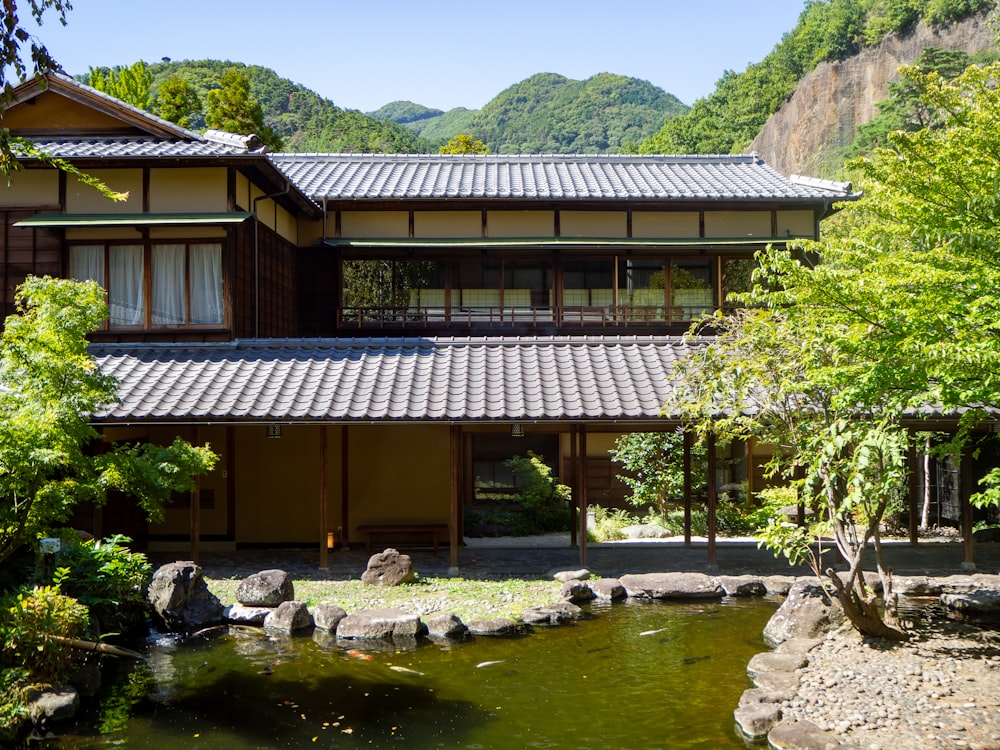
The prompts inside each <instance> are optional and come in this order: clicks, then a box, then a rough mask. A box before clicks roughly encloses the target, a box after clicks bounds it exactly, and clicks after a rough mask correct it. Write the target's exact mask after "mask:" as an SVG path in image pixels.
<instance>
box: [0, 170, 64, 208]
mask: <svg viewBox="0 0 1000 750" xmlns="http://www.w3.org/2000/svg"><path fill="white" fill-rule="evenodd" d="M0 184H2V185H3V191H2V192H0V206H2V207H4V208H17V207H20V206H50V207H55V206H57V205H58V204H59V170H57V169H22V170H21V171H20V172H18V173H17V175H16V176H15V178H14V182H13V184H12V185H8V184H7V183H6V182H3V183H0Z"/></svg>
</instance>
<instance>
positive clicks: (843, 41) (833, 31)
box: [639, 0, 993, 154]
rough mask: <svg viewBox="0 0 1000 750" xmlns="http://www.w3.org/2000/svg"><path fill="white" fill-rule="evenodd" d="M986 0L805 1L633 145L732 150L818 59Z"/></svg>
mask: <svg viewBox="0 0 1000 750" xmlns="http://www.w3.org/2000/svg"><path fill="white" fill-rule="evenodd" d="M992 5H993V3H992V2H989V1H988V0H809V1H808V2H806V4H805V8H804V9H803V11H802V13H801V14H800V15H799V19H798V22H797V23H796V25H795V28H794V29H792V30H791V31H790V32H789V33H787V34H785V35H784V36H783V37H782V39H781V41H780V42H778V44H777V45H776V46H775V47H774V49H773V50H772V51H771V52H770V53H769V54H768V55H766V56H765V57H764V59H763V60H761V61H760V62H757V63H753V64H751V65H749V66H747V68H746V70H744V71H743V72H742V73H737V72H734V71H726V72H725V73H724V74H723V76H722V78H721V79H719V81H718V82H717V83H716V86H715V90H714V91H713V92H712V93H711V94H709V95H708V96H707V97H705V98H703V99H699V100H698V101H696V102H695V103H694V104H693V105H691V109H690V110H689V111H688V112H687V113H686V114H683V115H680V116H678V117H674V118H672V119H668V120H667V121H666V123H665V124H664V125H663V126H662V128H661V129H660V130H659V132H657V133H656V134H654V135H653V136H651V137H649V138H647V139H646V140H645V141H643V142H641V143H640V146H639V149H640V151H641V152H642V153H647V154H650V153H700V154H711V153H740V152H743V151H745V150H746V149H747V147H748V146H749V145H750V143H751V142H752V141H753V139H754V138H755V137H756V136H757V134H758V133H759V132H760V130H761V128H762V127H763V125H764V123H765V122H767V119H768V118H769V117H770V116H771V115H772V114H774V113H775V112H777V110H778V108H779V107H780V106H781V105H782V103H783V102H784V101H785V99H786V98H787V97H789V96H790V95H791V94H792V92H794V90H795V87H796V86H797V85H798V82H799V80H800V79H801V78H802V76H804V75H805V74H806V73H808V72H810V71H811V70H812V69H813V68H815V67H816V65H818V64H819V63H821V62H824V61H827V60H836V59H841V58H844V57H846V56H848V55H852V54H855V53H856V52H858V51H859V50H860V49H861V48H862V47H863V46H864V45H866V44H875V43H877V42H879V41H880V40H881V39H882V38H883V37H884V36H885V35H886V34H890V33H900V32H905V31H906V30H908V29H909V28H910V27H912V26H913V25H914V24H915V23H916V22H917V21H919V20H926V21H928V22H929V23H936V24H942V23H953V22H955V21H958V20H961V19H962V18H964V17H965V16H967V15H969V14H972V13H979V12H983V11H985V10H986V9H987V8H989V7H992Z"/></svg>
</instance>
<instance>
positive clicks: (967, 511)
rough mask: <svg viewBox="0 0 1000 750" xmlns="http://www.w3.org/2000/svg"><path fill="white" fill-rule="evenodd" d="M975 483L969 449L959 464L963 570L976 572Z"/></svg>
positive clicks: (963, 450) (964, 452)
mask: <svg viewBox="0 0 1000 750" xmlns="http://www.w3.org/2000/svg"><path fill="white" fill-rule="evenodd" d="M974 486H975V483H974V482H973V479H972V456H971V455H970V454H969V449H968V448H963V449H962V457H961V459H960V463H959V496H960V497H961V504H962V544H963V547H964V551H965V559H964V560H963V561H962V568H963V569H965V570H975V569H976V561H975V558H974V555H973V553H974V544H973V541H972V501H971V500H970V498H971V497H972V492H973V488H974Z"/></svg>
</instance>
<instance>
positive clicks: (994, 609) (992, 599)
mask: <svg viewBox="0 0 1000 750" xmlns="http://www.w3.org/2000/svg"><path fill="white" fill-rule="evenodd" d="M941 603H942V604H943V605H944V606H946V607H947V608H948V609H950V610H953V611H955V612H961V613H963V614H970V615H996V614H1000V591H975V592H971V593H968V594H941Z"/></svg>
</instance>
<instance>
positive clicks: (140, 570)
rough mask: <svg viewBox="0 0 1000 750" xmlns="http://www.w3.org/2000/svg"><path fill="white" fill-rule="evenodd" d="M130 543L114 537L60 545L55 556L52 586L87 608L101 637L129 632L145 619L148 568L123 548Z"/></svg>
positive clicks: (139, 557)
mask: <svg viewBox="0 0 1000 750" xmlns="http://www.w3.org/2000/svg"><path fill="white" fill-rule="evenodd" d="M131 541H132V540H131V539H129V538H128V537H126V536H121V535H115V536H111V537H108V538H107V539H104V540H96V539H91V540H88V541H85V542H79V543H68V544H65V543H64V545H63V547H62V549H61V550H60V551H59V552H58V553H57V554H56V565H57V566H58V567H57V569H56V572H55V574H54V576H53V579H52V583H55V584H57V585H58V586H59V590H60V591H61V592H63V593H64V594H66V595H68V596H72V597H75V598H76V599H78V600H79V601H80V602H81V603H82V604H85V605H87V607H89V609H90V614H91V616H92V617H93V618H94V619H95V620H97V624H98V627H99V628H100V630H101V633H102V634H104V633H108V632H115V633H121V632H129V631H130V630H132V629H134V628H136V627H138V626H139V625H141V624H142V623H143V622H144V620H145V615H146V605H145V594H146V582H147V581H148V579H149V574H150V570H151V568H150V565H149V563H148V562H147V561H146V556H145V555H143V554H141V553H138V552H133V551H132V550H130V549H129V548H128V547H126V546H125V544H126V543H128V542H131Z"/></svg>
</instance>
